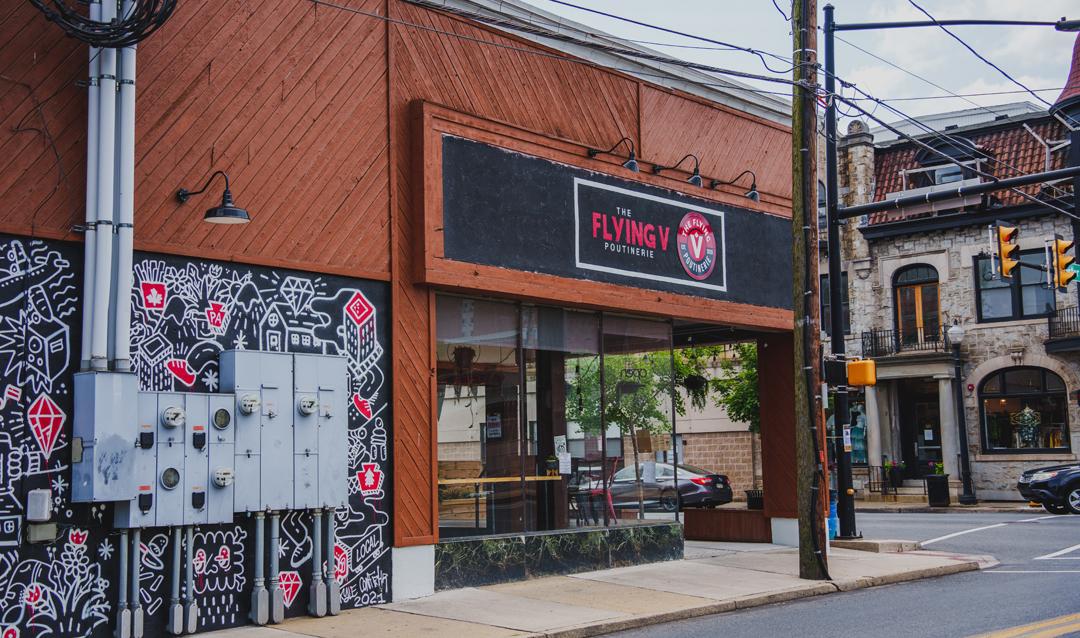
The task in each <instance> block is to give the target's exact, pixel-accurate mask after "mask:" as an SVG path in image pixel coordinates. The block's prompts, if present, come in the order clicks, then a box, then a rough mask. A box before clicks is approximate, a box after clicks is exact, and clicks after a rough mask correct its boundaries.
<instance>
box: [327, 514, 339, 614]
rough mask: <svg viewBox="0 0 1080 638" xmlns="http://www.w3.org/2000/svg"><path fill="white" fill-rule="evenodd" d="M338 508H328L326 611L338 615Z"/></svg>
mask: <svg viewBox="0 0 1080 638" xmlns="http://www.w3.org/2000/svg"><path fill="white" fill-rule="evenodd" d="M336 514H337V510H335V509H334V508H333V507H328V508H326V613H328V614H330V615H331V616H337V615H338V614H340V613H341V583H339V582H338V579H337V577H335V576H334V572H335V571H337V556H336V554H335V549H336V548H337V534H336V533H335V532H334V516H335V515H336Z"/></svg>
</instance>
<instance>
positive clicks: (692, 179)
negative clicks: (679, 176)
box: [686, 170, 701, 188]
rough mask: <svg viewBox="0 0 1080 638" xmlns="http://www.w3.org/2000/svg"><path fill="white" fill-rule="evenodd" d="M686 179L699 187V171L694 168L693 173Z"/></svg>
mask: <svg viewBox="0 0 1080 638" xmlns="http://www.w3.org/2000/svg"><path fill="white" fill-rule="evenodd" d="M686 181H687V182H689V183H690V184H692V185H693V186H697V187H698V188H701V173H699V172H697V171H696V170H695V171H694V174H693V175H691V176H690V179H688V180H686Z"/></svg>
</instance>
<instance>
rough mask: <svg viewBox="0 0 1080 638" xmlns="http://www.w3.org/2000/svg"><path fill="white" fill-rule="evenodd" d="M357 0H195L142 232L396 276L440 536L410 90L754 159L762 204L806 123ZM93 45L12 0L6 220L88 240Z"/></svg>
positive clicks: (399, 325)
mask: <svg viewBox="0 0 1080 638" xmlns="http://www.w3.org/2000/svg"><path fill="white" fill-rule="evenodd" d="M338 4H340V5H342V6H345V7H347V9H351V10H352V11H349V10H343V9H338V8H333V7H325V6H321V7H317V6H316V5H314V4H312V3H311V2H310V1H309V0H273V1H270V2H267V1H265V0H228V1H226V2H221V1H217V0H187V1H185V2H181V3H178V7H177V10H176V13H175V14H174V16H173V18H172V19H170V20H169V22H168V23H167V24H166V26H165V27H164V28H163V29H161V30H160V31H159V32H158V33H156V34H154V35H153V36H152V37H151V38H149V39H148V40H147V41H146V42H144V43H143V44H142V45H140V47H139V60H138V65H139V66H138V73H139V74H138V78H137V86H138V102H137V106H136V111H137V123H136V143H137V146H136V158H137V165H136V229H135V237H136V247H137V248H139V249H143V250H153V251H160V252H169V253H176V254H184V255H192V256H200V257H207V258H216V259H225V260H236V261H244V262H249V263H254V264H262V265H269V266H280V267H291V268H298V269H303V270H310V271H316V272H328V273H335V274H344V275H349V276H355V277H363V278H371V279H378V280H385V281H389V282H390V284H391V289H392V300H391V303H392V308H391V312H392V319H393V321H392V327H393V331H394V334H393V343H394V345H393V374H394V399H393V400H394V430H393V436H394V459H395V471H394V499H395V507H394V517H395V520H394V537H395V543H396V544H398V545H412V544H426V543H431V542H434V541H435V540H437V520H436V503H435V496H434V467H435V460H436V459H435V446H436V442H435V436H434V424H433V419H434V414H433V400H432V399H433V392H432V375H433V370H434V365H433V353H432V347H433V346H432V329H433V317H432V314H433V309H432V303H431V300H432V296H431V295H432V293H431V291H430V290H428V289H426V288H424V287H421V286H418V285H417V284H416V283H415V279H414V275H413V273H412V267H411V266H412V264H413V263H414V261H415V260H417V259H419V257H420V254H419V252H418V251H419V246H418V245H417V242H418V241H419V239H420V237H421V235H420V233H419V228H418V227H417V226H416V224H417V223H418V222H419V218H418V216H417V215H415V214H414V213H415V211H416V208H417V203H418V201H419V200H418V199H417V198H416V195H415V192H416V190H417V189H422V188H423V184H422V183H421V182H419V177H418V174H417V172H416V168H415V166H414V164H413V161H414V159H415V157H414V156H415V155H416V151H415V150H414V148H413V144H414V142H415V140H413V139H412V137H413V136H412V134H411V127H410V115H409V113H410V108H411V105H412V104H414V103H416V102H417V101H428V102H434V103H437V104H441V105H444V106H447V107H450V108H453V109H455V110H460V111H463V112H466V113H470V114H473V115H476V116H479V117H482V118H487V119H491V120H497V121H501V122H505V123H509V124H513V125H516V126H520V127H523V128H526V129H529V130H532V131H535V132H537V133H540V134H543V135H548V136H552V137H559V138H563V139H568V140H574V141H577V142H580V143H584V144H588V145H592V146H602V147H605V148H606V147H608V146H610V145H611V144H613V143H614V142H615V141H616V140H618V139H619V138H621V137H623V136H629V137H630V138H631V139H633V140H634V142H635V144H636V145H637V146H638V148H639V150H640V151H641V153H640V154H641V157H642V158H643V159H645V160H650V159H651V160H655V161H659V162H668V163H671V162H674V161H675V160H677V159H679V158H680V157H681V156H682V155H683V154H685V153H696V154H697V155H699V156H700V157H701V160H702V173H703V174H704V175H705V176H706V178H707V179H708V178H710V177H716V178H720V179H730V178H731V177H734V176H735V175H736V174H738V173H739V172H741V171H742V170H743V169H745V168H751V169H753V170H754V171H755V172H756V173H757V175H758V186H759V188H760V189H761V191H762V195H763V200H765V201H770V202H774V203H777V204H785V203H789V188H790V184H789V182H790V179H789V176H790V174H789V171H790V162H789V161H788V159H787V158H788V156H789V153H790V149H789V148H788V143H789V139H790V138H789V137H788V135H789V133H788V131H787V129H786V128H785V127H783V126H779V125H776V124H773V123H769V122H765V121H762V120H759V119H756V118H752V117H749V116H746V115H743V114H740V113H738V112H736V111H733V110H731V109H728V108H726V107H721V106H718V105H710V104H708V103H706V102H705V101H703V100H701V99H699V98H696V97H692V96H685V95H681V94H678V93H676V92H673V91H669V90H666V89H662V88H659V87H654V86H652V85H649V84H647V83H643V82H640V81H638V80H635V79H633V78H630V77H628V76H625V75H623V74H620V73H616V72H609V71H604V70H600V69H596V68H594V67H591V66H588V65H583V64H580V63H576V62H571V61H566V60H560V59H558V57H556V56H552V53H553V52H552V51H550V50H547V49H543V48H542V47H539V46H538V45H535V44H532V43H529V42H528V41H526V40H524V39H521V38H517V37H514V36H510V35H506V34H503V33H501V32H497V31H495V30H492V29H489V28H487V27H483V26H479V25H476V24H473V23H469V22H467V21H465V20H462V19H460V18H456V17H451V16H447V15H444V14H441V13H438V12H434V11H430V10H426V9H422V8H418V7H416V6H415V5H410V4H408V3H407V2H404V1H402V0H338ZM383 16H390V17H391V18H393V19H394V20H395V21H396V22H388V21H386V20H384V19H382V17H383ZM448 34H449V35H448ZM86 51H87V50H86V48H85V47H84V46H82V45H80V44H78V43H76V42H74V41H72V40H70V39H66V38H65V37H64V36H63V35H62V34H61V32H60V30H59V29H58V28H56V27H55V26H54V25H52V24H49V23H47V22H46V21H45V20H44V19H43V18H42V17H41V16H40V15H39V14H38V13H37V12H36V11H35V10H34V9H33V8H32V7H30V5H29V4H28V3H25V2H23V3H17V2H9V3H5V5H4V7H3V8H2V9H0V202H2V204H0V232H10V233H16V234H24V235H35V236H40V237H50V238H63V239H74V240H78V239H79V235H78V234H75V233H73V232H72V231H71V227H72V226H73V225H74V224H77V223H80V222H81V220H82V219H83V208H84V197H85V195H84V186H85V170H86V167H85V153H86V150H85V138H86V105H85V103H86V100H85V92H84V89H82V88H79V87H77V86H76V85H75V82H76V81H82V80H85V75H86V57H87V52H86ZM531 52H538V53H539V54H536V53H531ZM687 122H692V123H693V126H688V124H687ZM19 125H21V126H22V130H21V132H20V131H17V130H14V129H15V127H17V126H19ZM33 129H37V130H42V131H43V130H45V129H47V130H48V132H49V135H47V136H45V135H41V134H39V133H37V132H35V131H34V130H33ZM57 158H59V160H57ZM216 169H223V170H226V171H227V172H228V173H229V175H230V178H231V179H232V186H233V193H234V195H235V197H236V201H237V204H238V205H240V206H243V207H245V208H247V209H249V210H250V212H251V214H252V223H251V224H249V225H247V226H242V227H231V228H229V227H224V228H223V227H215V226H211V225H209V224H203V223H201V221H200V219H201V216H202V213H203V211H204V210H205V209H206V208H208V207H210V206H212V205H215V204H216V202H217V197H218V196H219V194H220V192H221V190H220V185H215V186H213V187H212V188H211V189H210V191H209V192H208V193H206V194H205V195H203V196H200V197H198V198H196V199H193V200H191V201H190V202H189V203H188V204H186V205H184V206H179V205H177V204H176V203H175V201H174V199H173V196H174V193H175V191H176V189H177V188H179V187H181V186H183V187H186V188H189V189H194V188H197V187H199V186H201V185H202V181H203V180H204V179H205V178H206V177H207V176H209V175H210V173H211V172H212V171H213V170H216ZM741 188H742V189H745V187H741ZM736 190H739V188H734V189H733V190H732V192H735V191H736ZM786 373H787V374H790V371H787V372H786Z"/></svg>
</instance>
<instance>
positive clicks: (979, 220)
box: [859, 204, 1060, 240]
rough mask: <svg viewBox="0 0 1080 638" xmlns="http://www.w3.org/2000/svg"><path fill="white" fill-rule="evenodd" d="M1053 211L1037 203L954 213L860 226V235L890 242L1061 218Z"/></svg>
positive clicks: (869, 238)
mask: <svg viewBox="0 0 1080 638" xmlns="http://www.w3.org/2000/svg"><path fill="white" fill-rule="evenodd" d="M1059 214H1060V213H1058V212H1057V211H1055V210H1053V209H1051V208H1045V207H1043V206H1039V205H1038V204H1029V205H1025V206H1013V207H1010V208H999V209H993V210H981V211H975V212H970V213H954V214H951V215H937V216H934V217H920V218H918V219H909V220H904V221H898V222H889V223H885V224H873V225H870V226H860V227H859V232H860V233H862V235H863V237H864V238H866V239H867V240H874V239H887V238H889V237H897V236H900V235H920V234H925V233H930V232H933V231H936V230H951V229H954V228H964V227H965V226H981V225H984V224H992V223H994V221H996V220H999V219H1000V220H1002V221H1014V220H1018V219H1023V218H1028V217H1046V216H1047V215H1059Z"/></svg>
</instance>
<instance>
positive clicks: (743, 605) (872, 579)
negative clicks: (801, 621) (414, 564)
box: [525, 559, 979, 638]
mask: <svg viewBox="0 0 1080 638" xmlns="http://www.w3.org/2000/svg"><path fill="white" fill-rule="evenodd" d="M978 570H979V562H978V561H977V560H969V559H964V560H958V561H957V562H956V564H953V565H941V566H938V567H928V568H926V569H917V570H913V571H908V572H901V573H899V574H887V575H884V576H867V577H862V578H856V579H852V580H840V581H824V582H821V583H818V584H816V585H808V586H800V587H796V588H792V589H786V590H780V591H773V592H766V593H763V594H755V595H751V596H744V597H742V598H736V599H734V600H726V601H718V602H715V603H711V604H706V605H701V606H699V607H688V608H686V609H677V610H675V611H667V612H663V613H656V614H645V615H643V616H633V617H631V618H621V619H618V620H609V621H601V622H597V623H590V624H587V625H577V626H574V627H565V628H563V629H556V630H553V631H548V632H542V633H533V634H527V635H526V636H525V638H589V637H591V636H601V635H603V634H609V633H614V632H616V631H626V630H629V629H640V628H642V627H649V626H651V625H659V624H662V623H668V622H674V621H677V620H688V619H691V618H698V617H700V616H709V615H712V614H721V613H725V612H729V611H737V610H740V609H750V608H752V607H761V606H763V605H771V604H773V603H782V602H790V601H792V600H798V599H801V598H811V597H814V596H822V595H825V594H833V593H837V592H848V591H854V590H856V589H868V588H870V587H880V586H882V585H892V584H895V583H904V582H909V581H913V580H922V579H925V578H935V577H938V576H948V575H951V574H959V573H962V572H971V571H978Z"/></svg>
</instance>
